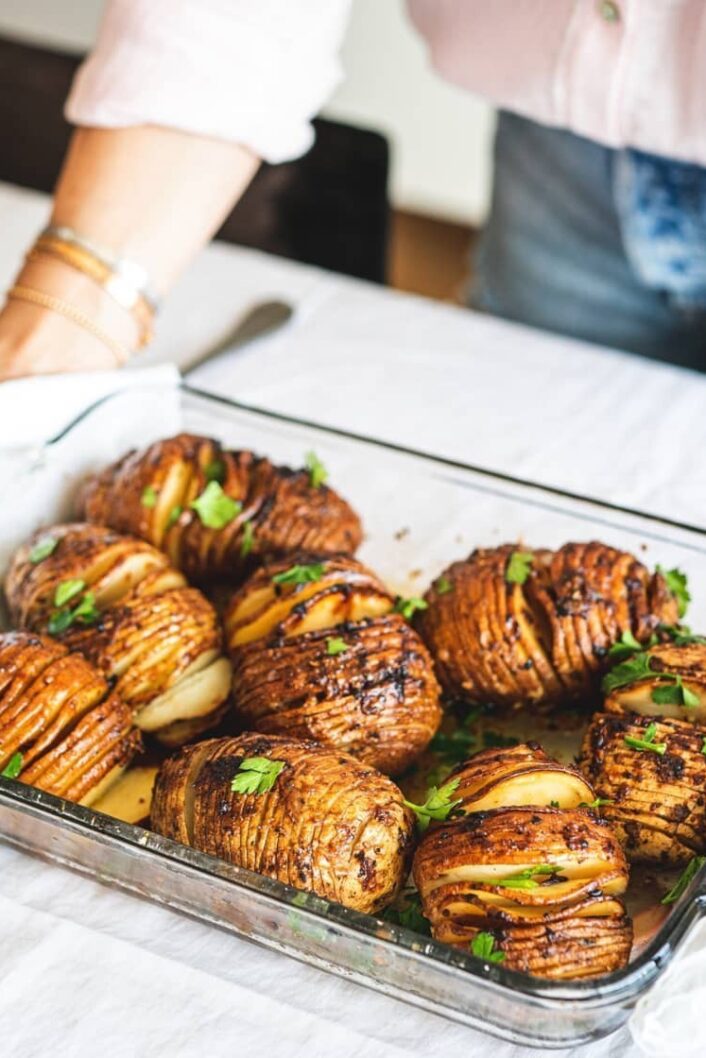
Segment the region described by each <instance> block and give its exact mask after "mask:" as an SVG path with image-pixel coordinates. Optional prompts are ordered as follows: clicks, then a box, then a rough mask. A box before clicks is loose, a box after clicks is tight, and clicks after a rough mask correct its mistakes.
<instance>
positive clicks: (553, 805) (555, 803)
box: [549, 801, 561, 808]
mask: <svg viewBox="0 0 706 1058" xmlns="http://www.w3.org/2000/svg"><path fill="white" fill-rule="evenodd" d="M549 807H550V808H561V805H560V804H559V802H558V801H550V802H549Z"/></svg>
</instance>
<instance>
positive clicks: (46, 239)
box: [26, 235, 154, 349]
mask: <svg viewBox="0 0 706 1058" xmlns="http://www.w3.org/2000/svg"><path fill="white" fill-rule="evenodd" d="M42 256H46V257H53V258H55V259H56V260H59V261H62V262H63V263H64V264H66V265H68V266H69V268H74V269H75V270H76V271H78V272H81V273H82V274H83V275H86V276H88V277H89V279H92V280H94V282H96V283H97V284H98V285H99V286H100V287H101V288H102V289H103V290H105V292H106V293H107V294H109V295H110V297H112V298H113V300H114V301H116V302H117V304H118V305H120V307H121V308H122V309H125V311H126V312H129V313H130V314H131V315H132V316H133V317H134V318H135V320H136V322H137V325H138V329H139V338H138V349H143V348H144V347H145V346H146V345H149V343H150V342H151V341H152V339H153V337H154V330H153V322H154V310H153V309H152V307H151V306H150V305H149V303H148V302H147V301H146V299H145V298H144V297H143V296H142V295H141V294H140V293H139V291H136V290H134V289H132V288H128V287H126V285H125V283H124V282H123V281H122V280H121V279H120V277H119V276H117V275H116V274H115V272H113V271H111V269H110V268H109V267H108V265H106V264H105V263H104V262H102V261H100V260H99V259H98V258H97V257H95V256H94V255H93V254H91V253H89V252H88V251H87V250H84V249H83V248H82V247H80V246H75V245H73V244H72V243H68V242H65V241H64V240H63V239H60V238H58V237H56V236H53V235H40V237H39V238H38V239H37V241H36V243H35V245H34V246H33V247H32V249H31V250H30V251H29V253H28V254H27V257H26V260H27V261H36V260H37V258H38V257H42Z"/></svg>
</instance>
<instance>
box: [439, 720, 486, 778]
mask: <svg viewBox="0 0 706 1058" xmlns="http://www.w3.org/2000/svg"><path fill="white" fill-rule="evenodd" d="M482 712H483V710H482V709H480V708H478V709H472V710H471V711H470V712H469V713H468V716H466V717H464V720H463V723H462V724H460V725H459V727H457V728H456V729H455V730H453V731H452V732H451V733H450V734H448V735H447V734H446V732H444V731H439V732H438V733H437V734H436V735H434V737H433V739H432V740H431V742H430V744H429V749H430V750H431V751H432V753H437V754H438V755H439V756H440V757H443V758H444V759H445V761H446V762H447V763H448V764H451V765H453V764H460V763H461V762H462V761H464V760H468V758H469V757H470V756H471V755H472V754H473V752H474V750H475V749H476V747H477V745H478V735H477V733H475V732H473V731H471V726H472V725H473V724H475V723H476V722H477V720H478V718H479V717H480V715H481V714H482Z"/></svg>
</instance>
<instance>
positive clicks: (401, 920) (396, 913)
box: [383, 892, 431, 937]
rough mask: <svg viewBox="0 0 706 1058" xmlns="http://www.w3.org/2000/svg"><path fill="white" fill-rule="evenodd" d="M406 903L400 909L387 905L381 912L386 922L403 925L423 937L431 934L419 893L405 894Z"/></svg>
mask: <svg viewBox="0 0 706 1058" xmlns="http://www.w3.org/2000/svg"><path fill="white" fill-rule="evenodd" d="M406 899H407V903H406V905H405V906H404V907H403V908H402V909H401V910H400V909H398V908H396V907H388V908H387V909H386V910H385V912H384V913H383V918H384V919H385V921H386V922H392V923H394V925H396V926H404V927H405V929H411V930H412V932H413V933H421V935H422V936H423V937H429V936H431V927H430V925H429V919H427V918H425V917H424V913H423V912H422V905H421V900H420V899H419V893H416V892H413V893H409V894H408V895H407V896H406Z"/></svg>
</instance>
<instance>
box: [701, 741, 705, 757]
mask: <svg viewBox="0 0 706 1058" xmlns="http://www.w3.org/2000/svg"><path fill="white" fill-rule="evenodd" d="M701 752H702V753H703V755H704V757H706V738H704V740H703V743H702V744H701Z"/></svg>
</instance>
